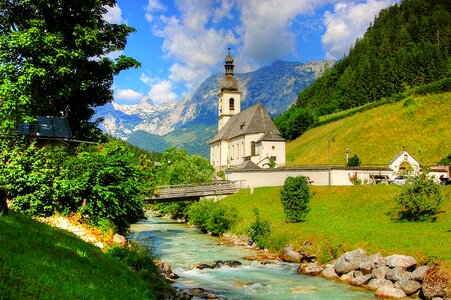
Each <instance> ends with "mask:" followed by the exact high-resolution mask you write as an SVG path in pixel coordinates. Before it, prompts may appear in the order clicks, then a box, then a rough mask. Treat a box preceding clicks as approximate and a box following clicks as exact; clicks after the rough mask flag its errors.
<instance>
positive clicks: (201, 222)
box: [188, 200, 237, 235]
mask: <svg viewBox="0 0 451 300" xmlns="http://www.w3.org/2000/svg"><path fill="white" fill-rule="evenodd" d="M188 218H189V222H190V223H192V224H194V225H195V226H196V227H197V228H198V229H199V230H200V231H202V232H211V233H212V234H214V235H221V234H223V233H224V232H226V231H227V230H228V229H230V226H231V225H232V224H233V223H234V222H235V220H236V218H237V213H236V210H235V208H228V207H225V206H224V205H223V204H221V203H220V202H214V201H213V200H201V201H199V202H196V203H194V204H193V205H191V207H190V208H189V210H188Z"/></svg>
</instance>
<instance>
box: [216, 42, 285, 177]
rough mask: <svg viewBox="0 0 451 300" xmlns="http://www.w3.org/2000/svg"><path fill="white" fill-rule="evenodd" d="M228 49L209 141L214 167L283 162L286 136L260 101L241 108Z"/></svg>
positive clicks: (259, 165)
mask: <svg viewBox="0 0 451 300" xmlns="http://www.w3.org/2000/svg"><path fill="white" fill-rule="evenodd" d="M233 61H234V60H233V57H232V56H231V55H230V49H229V53H228V55H227V57H226V58H225V66H224V67H225V76H224V78H223V79H222V81H221V84H220V88H221V91H220V93H219V95H218V132H217V134H216V135H215V136H214V137H213V139H212V140H211V141H210V163H211V164H212V165H213V166H214V167H215V168H216V170H224V169H258V168H270V167H279V166H284V165H285V139H284V138H283V137H282V136H281V135H280V132H279V130H278V129H277V128H276V126H275V125H274V123H273V122H272V120H271V118H270V116H269V115H268V112H267V111H266V110H265V108H264V107H263V105H262V104H261V103H257V104H255V105H253V106H251V107H249V108H247V109H245V110H243V111H241V92H239V90H238V81H237V80H236V78H235V77H234V65H233Z"/></svg>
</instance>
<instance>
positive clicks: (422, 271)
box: [410, 266, 430, 282]
mask: <svg viewBox="0 0 451 300" xmlns="http://www.w3.org/2000/svg"><path fill="white" fill-rule="evenodd" d="M429 269H430V267H428V266H421V267H419V268H417V269H416V270H415V271H413V272H412V273H411V274H410V275H411V279H412V280H415V281H418V282H422V281H423V279H424V276H425V275H426V272H427V271H428V270H429Z"/></svg>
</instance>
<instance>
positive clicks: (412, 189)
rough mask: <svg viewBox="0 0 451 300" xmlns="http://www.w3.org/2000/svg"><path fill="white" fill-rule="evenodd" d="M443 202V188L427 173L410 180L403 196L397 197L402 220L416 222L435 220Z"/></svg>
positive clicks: (402, 192)
mask: <svg viewBox="0 0 451 300" xmlns="http://www.w3.org/2000/svg"><path fill="white" fill-rule="evenodd" d="M443 201H444V196H443V194H442V189H441V187H440V186H439V185H438V184H436V183H435V182H434V179H433V178H429V177H428V176H427V173H426V172H424V173H422V174H420V176H419V177H411V178H409V179H408V181H407V184H405V185H404V186H403V188H402V191H401V194H400V195H399V196H398V197H396V202H397V204H398V207H399V208H400V211H399V217H400V219H406V220H408V221H415V222H416V221H431V220H434V219H435V215H436V214H437V213H438V212H439V211H440V206H441V204H442V203H443Z"/></svg>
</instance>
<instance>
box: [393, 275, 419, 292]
mask: <svg viewBox="0 0 451 300" xmlns="http://www.w3.org/2000/svg"><path fill="white" fill-rule="evenodd" d="M394 287H395V288H397V289H401V290H403V291H404V293H406V295H412V294H415V293H416V292H418V291H419V290H420V288H421V284H420V283H419V282H418V281H414V280H408V279H401V280H400V281H396V282H395V284H394Z"/></svg>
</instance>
